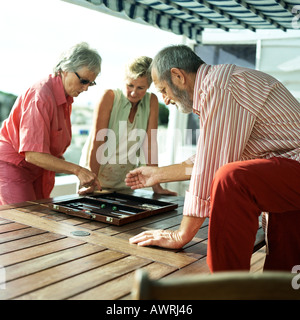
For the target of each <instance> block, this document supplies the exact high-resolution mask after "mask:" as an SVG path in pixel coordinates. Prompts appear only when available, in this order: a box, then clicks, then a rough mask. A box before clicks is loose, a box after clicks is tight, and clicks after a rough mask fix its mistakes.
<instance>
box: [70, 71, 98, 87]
mask: <svg viewBox="0 0 300 320" xmlns="http://www.w3.org/2000/svg"><path fill="white" fill-rule="evenodd" d="M74 73H75V74H76V76H77V78H78V79H79V81H80V83H81V84H83V85H87V84H88V85H89V86H90V87H91V86H94V85H95V84H96V82H95V81H92V82H91V81H89V80H86V79H82V78H81V77H80V76H79V74H78V73H77V72H74Z"/></svg>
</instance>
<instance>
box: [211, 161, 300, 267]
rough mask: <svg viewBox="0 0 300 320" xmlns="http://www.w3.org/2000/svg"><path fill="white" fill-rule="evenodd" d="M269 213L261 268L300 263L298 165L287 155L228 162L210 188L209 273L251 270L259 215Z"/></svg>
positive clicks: (219, 171)
mask: <svg viewBox="0 0 300 320" xmlns="http://www.w3.org/2000/svg"><path fill="white" fill-rule="evenodd" d="M261 212H269V223H268V248H269V254H268V255H267V256H266V261H265V265H264V270H288V271H291V269H292V267H293V266H294V265H300V163H299V162H297V161H294V160H289V159H285V158H272V159H257V160H249V161H238V162H233V163H229V164H227V165H225V166H223V167H222V168H220V169H219V170H218V171H217V172H216V175H215V177H214V181H213V183H212V187H211V213H210V221H209V236H208V252H207V263H208V266H209V268H210V270H211V272H215V271H230V270H249V269H250V259H251V255H252V252H253V247H254V242H255V238H256V232H257V229H258V217H259V216H260V214H261Z"/></svg>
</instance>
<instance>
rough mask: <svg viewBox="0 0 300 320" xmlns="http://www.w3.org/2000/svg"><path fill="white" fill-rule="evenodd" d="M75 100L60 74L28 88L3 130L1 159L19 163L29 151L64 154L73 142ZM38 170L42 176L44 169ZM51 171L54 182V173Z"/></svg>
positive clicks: (1, 134) (18, 100)
mask: <svg viewBox="0 0 300 320" xmlns="http://www.w3.org/2000/svg"><path fill="white" fill-rule="evenodd" d="M72 102H73V98H72V97H68V98H66V96H65V92H64V87H63V84H62V80H61V78H60V77H59V76H52V75H50V76H49V77H48V78H47V79H44V80H42V81H40V82H38V83H36V84H35V85H34V86H32V87H31V88H30V89H28V91H27V92H26V93H25V94H24V95H21V96H20V97H19V98H18V99H17V101H16V102H15V104H14V106H13V108H12V111H11V113H10V115H9V117H8V119H6V120H5V121H4V123H3V126H2V128H1V130H0V160H1V161H5V162H9V163H12V164H14V165H17V166H18V165H20V164H21V162H22V161H23V160H24V159H25V156H24V152H26V151H34V152H42V153H48V154H52V155H53V156H56V157H61V156H62V155H63V153H64V152H65V150H66V149H67V147H68V146H69V145H70V143H71V137H72V132H71V121H70V115H71V110H72ZM23 165H24V162H23V163H22V166H23ZM27 165H28V167H29V168H30V167H31V166H32V165H30V164H27ZM34 167H35V166H34ZM35 169H37V168H35ZM35 171H36V174H37V175H40V174H41V171H43V170H42V169H41V170H35ZM47 173H48V176H49V179H50V178H51V179H52V181H51V184H53V180H54V175H53V174H50V175H49V172H47ZM43 174H44V175H46V170H44V172H43Z"/></svg>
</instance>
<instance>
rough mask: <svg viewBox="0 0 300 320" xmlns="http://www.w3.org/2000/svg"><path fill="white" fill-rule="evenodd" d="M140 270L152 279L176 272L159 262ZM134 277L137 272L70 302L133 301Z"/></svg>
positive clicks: (81, 294)
mask: <svg viewBox="0 0 300 320" xmlns="http://www.w3.org/2000/svg"><path fill="white" fill-rule="evenodd" d="M140 269H144V270H146V271H147V272H148V274H149V275H150V276H151V278H152V279H159V278H162V277H164V276H165V275H167V274H169V273H171V272H173V271H174V270H176V269H175V268H174V267H171V266H168V265H165V264H161V263H158V262H152V263H150V264H148V265H146V266H145V267H142V268H140ZM134 275H135V270H134V271H132V272H130V273H128V274H125V275H122V276H121V277H117V278H115V279H113V280H111V281H109V282H106V283H104V284H101V285H99V286H96V287H94V288H92V289H89V290H87V291H84V292H82V293H80V294H78V295H75V296H73V297H71V298H70V300H107V299H109V300H117V299H123V298H124V297H126V299H131V290H132V285H133V280H134Z"/></svg>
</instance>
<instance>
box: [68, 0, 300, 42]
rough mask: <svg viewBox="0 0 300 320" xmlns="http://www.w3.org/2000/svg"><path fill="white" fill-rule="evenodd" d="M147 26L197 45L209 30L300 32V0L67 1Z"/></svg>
mask: <svg viewBox="0 0 300 320" xmlns="http://www.w3.org/2000/svg"><path fill="white" fill-rule="evenodd" d="M64 1H67V2H71V3H75V4H78V5H82V6H85V7H89V8H91V9H94V10H98V11H101V12H105V13H108V14H112V15H115V16H120V17H123V18H127V19H132V20H135V21H136V22H142V23H147V24H150V25H153V26H156V27H159V28H161V29H163V30H167V31H171V32H173V33H175V34H178V35H185V36H187V37H188V38H190V39H193V40H196V41H197V42H198V41H200V39H201V32H202V31H203V29H205V28H218V29H222V30H225V31H229V30H230V29H249V30H251V31H256V30H257V29H279V30H283V31H286V30H288V29H298V28H299V27H300V23H299V24H298V22H299V21H298V20H300V14H299V13H300V0H287V1H284V0H219V1H208V0H203V1H201V0H179V1H171V0H137V1H133V0H64Z"/></svg>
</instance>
